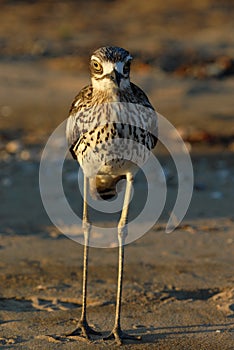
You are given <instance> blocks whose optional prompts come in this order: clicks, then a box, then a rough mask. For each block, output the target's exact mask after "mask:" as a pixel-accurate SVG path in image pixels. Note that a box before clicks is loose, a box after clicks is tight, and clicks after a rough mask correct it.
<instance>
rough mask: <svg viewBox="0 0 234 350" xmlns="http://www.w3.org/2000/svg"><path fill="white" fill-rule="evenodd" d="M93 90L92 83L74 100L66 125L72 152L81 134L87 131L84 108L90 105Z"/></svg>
mask: <svg viewBox="0 0 234 350" xmlns="http://www.w3.org/2000/svg"><path fill="white" fill-rule="evenodd" d="M92 92H93V91H92V86H91V85H88V86H85V87H84V88H83V89H82V90H81V91H80V92H79V93H78V95H77V96H76V97H75V98H74V100H73V102H72V105H71V108H70V111H69V116H68V120H67V125H66V138H67V143H68V147H69V149H70V151H71V153H72V147H73V145H74V144H75V143H76V142H77V141H78V140H79V138H80V135H81V134H83V133H84V132H85V130H84V124H85V120H83V117H85V115H84V114H83V113H82V110H85V109H86V108H89V107H90V101H91V99H92Z"/></svg>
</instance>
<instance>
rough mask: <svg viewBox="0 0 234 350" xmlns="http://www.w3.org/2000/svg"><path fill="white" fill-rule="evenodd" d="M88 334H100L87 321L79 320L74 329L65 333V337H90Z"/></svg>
mask: <svg viewBox="0 0 234 350" xmlns="http://www.w3.org/2000/svg"><path fill="white" fill-rule="evenodd" d="M90 335H102V334H101V333H100V332H97V331H95V330H94V329H93V328H92V327H90V326H89V325H88V322H87V321H80V322H79V323H78V326H77V328H76V329H74V331H72V332H71V333H69V334H66V336H67V337H70V336H71V337H72V336H78V337H81V338H83V339H87V340H89V339H90Z"/></svg>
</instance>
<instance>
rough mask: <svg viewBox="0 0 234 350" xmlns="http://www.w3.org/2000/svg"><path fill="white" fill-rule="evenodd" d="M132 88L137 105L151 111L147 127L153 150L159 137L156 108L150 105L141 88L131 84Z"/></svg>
mask: <svg viewBox="0 0 234 350" xmlns="http://www.w3.org/2000/svg"><path fill="white" fill-rule="evenodd" d="M131 88H132V91H133V93H134V96H135V97H136V100H137V103H139V104H140V105H142V106H144V107H146V108H149V109H150V110H151V111H150V113H148V115H149V119H148V125H147V131H149V137H150V139H151V145H152V146H151V148H152V149H153V148H154V147H155V146H156V144H157V140H158V138H157V136H158V120H157V113H156V112H155V110H154V107H153V106H152V104H151V103H150V101H149V99H148V97H147V95H146V94H145V93H144V91H143V90H141V88H139V86H137V85H135V84H133V83H131Z"/></svg>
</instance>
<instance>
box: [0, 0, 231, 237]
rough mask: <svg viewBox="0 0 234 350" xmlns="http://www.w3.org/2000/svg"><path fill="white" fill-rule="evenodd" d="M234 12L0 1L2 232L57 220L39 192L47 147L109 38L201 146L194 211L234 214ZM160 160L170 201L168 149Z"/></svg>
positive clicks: (201, 3)
mask: <svg viewBox="0 0 234 350" xmlns="http://www.w3.org/2000/svg"><path fill="white" fill-rule="evenodd" d="M233 14H234V1H232V0H223V1H219V0H197V1H189V2H188V1H185V0H169V1H147V2H145V1H135V0H127V1H123V0H119V1H117V0H116V1H115V0H109V1H108V0H96V1H14V0H11V1H10V0H9V1H3V0H2V1H0V23H1V26H0V79H1V85H0V162H1V170H0V185H1V187H0V195H1V198H2V201H1V203H2V205H1V206H2V208H1V214H0V215H1V216H0V218H1V229H3V228H4V230H8V232H11V230H13V229H14V228H16V227H17V230H18V231H20V230H23V231H24V232H26V231H27V230H28V231H31V230H32V228H33V230H35V231H37V230H41V228H42V227H45V226H46V225H50V222H49V220H48V219H47V217H46V215H45V212H44V211H43V208H42V204H41V201H40V196H39V189H38V166H39V161H40V156H41V152H42V149H43V147H44V144H45V142H46V140H47V138H48V136H49V135H50V133H51V132H52V131H53V130H54V129H55V128H56V127H57V126H58V125H59V124H60V123H61V122H62V121H63V120H64V119H65V118H66V117H67V115H68V111H69V108H70V104H71V102H72V100H73V97H74V96H75V95H76V94H77V93H78V91H79V90H80V89H81V88H82V87H83V86H85V85H87V84H88V83H89V69H88V67H89V56H90V54H91V53H92V51H93V50H94V49H96V48H98V47H100V46H104V45H116V46H122V47H124V48H126V49H127V50H129V51H130V52H131V54H132V56H133V57H134V61H133V65H132V73H131V75H132V81H133V82H134V83H136V84H138V85H139V86H140V87H141V88H143V89H144V91H145V92H146V93H147V94H148V96H149V98H150V100H151V102H152V103H153V105H154V106H155V108H156V110H157V111H159V112H160V113H161V114H162V115H164V116H165V117H166V118H167V119H168V120H169V121H171V122H172V123H173V125H174V126H176V127H177V128H178V130H179V132H180V134H181V136H182V137H183V139H184V141H185V142H186V144H187V147H188V149H189V151H190V152H191V156H192V159H193V164H194V173H195V187H194V189H195V191H194V196H193V201H192V204H191V207H190V209H189V212H188V216H187V217H188V218H204V217H228V218H229V219H230V218H231V219H232V218H233V213H232V211H233V209H232V202H233V194H234V190H233V187H234V186H233V185H234V161H233V152H234V114H233V93H234V79H233V75H234V35H233V34H234V30H233ZM158 157H159V159H160V161H161V163H162V165H163V167H164V170H165V174H166V176H167V181H168V186H169V188H170V191H169V202H170V196H171V198H174V197H175V195H176V185H175V183H176V179H175V178H176V174H174V172H175V169H174V168H173V164H170V161H169V158H168V155H164V153H163V150H161V149H160V147H159V148H158ZM160 157H161V158H160ZM69 166H70V167H72V169H70V168H69ZM74 167H75V165H69V164H68V170H67V173H68V175H67V178H66V177H65V182H66V181H67V188H68V192H69V190H70V192H71V195H72V192H74V191H73V188H74V187H73V186H74V183H73V182H74V181H75V180H74V179H75V176H73V175H69V173H70V174H71V173H72V172H73V173H75V172H76V169H77V168H74ZM173 196H174V197H173ZM172 201H173V200H172V199H171V203H172ZM25 208H27V210H25ZM166 212H167V213H168V212H169V209H166Z"/></svg>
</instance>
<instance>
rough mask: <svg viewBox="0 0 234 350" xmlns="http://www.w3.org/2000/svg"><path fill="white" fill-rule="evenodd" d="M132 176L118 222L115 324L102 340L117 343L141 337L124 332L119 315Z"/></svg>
mask: <svg viewBox="0 0 234 350" xmlns="http://www.w3.org/2000/svg"><path fill="white" fill-rule="evenodd" d="M132 184H133V176H132V174H131V173H128V174H127V184H126V189H125V196H124V203H123V209H122V213H121V217H120V220H119V224H118V241H119V270H118V286H117V297H116V313H115V324H114V328H113V330H112V332H111V334H110V335H109V336H108V337H106V338H104V340H108V339H113V338H115V339H116V341H117V343H118V344H119V345H121V344H122V342H123V339H134V340H136V339H138V340H139V339H141V337H135V336H131V335H128V334H126V333H124V332H123V331H122V330H121V326H120V316H121V299H122V285H123V267H124V245H125V239H126V237H127V234H128V230H127V220H128V210H129V203H130V197H131V192H132Z"/></svg>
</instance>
